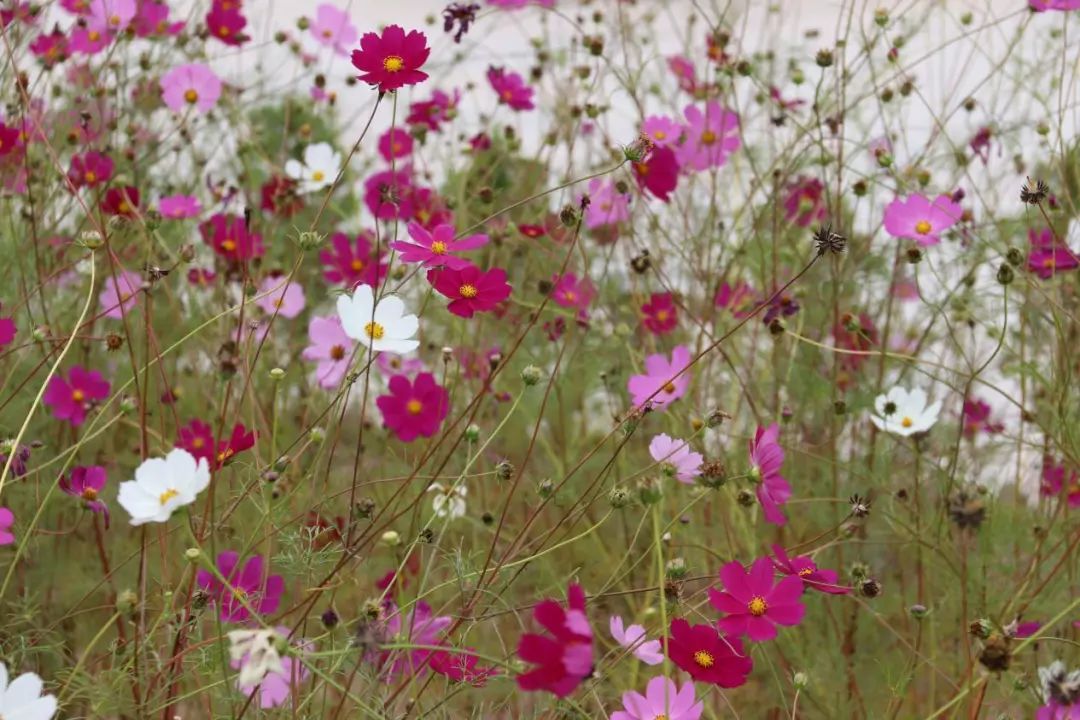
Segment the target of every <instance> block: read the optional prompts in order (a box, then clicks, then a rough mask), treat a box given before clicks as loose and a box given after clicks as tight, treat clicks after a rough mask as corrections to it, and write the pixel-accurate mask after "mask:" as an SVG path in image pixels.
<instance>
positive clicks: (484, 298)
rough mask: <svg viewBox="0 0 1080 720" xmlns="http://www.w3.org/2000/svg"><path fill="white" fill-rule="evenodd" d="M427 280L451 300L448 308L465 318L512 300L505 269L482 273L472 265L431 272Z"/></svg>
mask: <svg viewBox="0 0 1080 720" xmlns="http://www.w3.org/2000/svg"><path fill="white" fill-rule="evenodd" d="M427 279H428V282H429V283H431V286H432V287H434V288H435V289H436V290H438V291H439V292H440V293H441V294H443V295H445V296H446V297H448V298H450V304H449V305H448V306H447V309H448V310H449V311H450V312H452V313H454V314H455V315H458V316H459V317H463V318H471V317H472V316H473V315H475V314H476V312H477V311H480V312H484V311H486V310H492V309H494V308H495V306H496V305H498V304H499V303H501V302H502V301H503V300H505V299H506V298H508V297H510V290H511V287H510V284H509V283H508V282H506V271H505V270H503V269H502V268H495V269H493V270H481V269H480V268H478V267H476V266H475V265H469V266H467V267H464V268H461V269H460V270H451V269H450V268H445V269H442V270H429V271H428V274H427Z"/></svg>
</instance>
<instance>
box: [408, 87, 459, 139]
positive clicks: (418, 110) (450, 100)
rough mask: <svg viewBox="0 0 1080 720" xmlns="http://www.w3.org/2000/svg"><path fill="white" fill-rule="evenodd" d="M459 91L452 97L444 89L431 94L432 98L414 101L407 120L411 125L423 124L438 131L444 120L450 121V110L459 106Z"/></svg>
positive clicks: (433, 130)
mask: <svg viewBox="0 0 1080 720" xmlns="http://www.w3.org/2000/svg"><path fill="white" fill-rule="evenodd" d="M458 99H459V97H458V91H457V90H455V91H454V96H453V97H450V96H449V95H447V94H446V93H444V92H443V91H442V90H436V91H435V92H433V93H432V94H431V99H430V100H424V101H423V102H414V103H413V104H412V105H410V106H409V116H408V117H406V118H405V122H406V123H408V124H409V125H422V126H424V127H426V128H427V129H428V130H431V131H432V132H438V131H439V128H440V127H442V124H443V123H444V122H449V120H450V115H451V113H450V111H451V110H453V109H454V108H456V107H457V103H458Z"/></svg>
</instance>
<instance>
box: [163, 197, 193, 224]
mask: <svg viewBox="0 0 1080 720" xmlns="http://www.w3.org/2000/svg"><path fill="white" fill-rule="evenodd" d="M158 212H160V213H161V216H162V217H167V218H172V219H174V220H182V219H184V218H192V217H195V216H196V215H198V214H199V213H201V212H202V205H201V204H199V199H198V198H197V197H195V196H194V195H168V196H166V197H163V198H161V199H160V200H158Z"/></svg>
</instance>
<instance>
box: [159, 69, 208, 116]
mask: <svg viewBox="0 0 1080 720" xmlns="http://www.w3.org/2000/svg"><path fill="white" fill-rule="evenodd" d="M219 97H221V78H219V77H218V76H217V75H216V74H215V73H214V71H213V70H211V69H210V67H209V66H207V65H203V64H202V63H190V64H187V65H179V66H177V67H175V68H173V69H172V70H170V71H169V72H167V73H165V74H164V75H162V76H161V99H162V100H163V101H164V102H165V105H167V106H168V108H169V109H170V110H172V111H173V112H177V113H182V112H185V111H187V110H188V109H190V108H195V109H196V110H198V111H199V112H201V113H205V112H209V111H210V110H211V109H212V108H213V107H214V105H216V104H217V101H218V98H219Z"/></svg>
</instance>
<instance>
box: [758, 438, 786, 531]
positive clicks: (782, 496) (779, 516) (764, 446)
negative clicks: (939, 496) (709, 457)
mask: <svg viewBox="0 0 1080 720" xmlns="http://www.w3.org/2000/svg"><path fill="white" fill-rule="evenodd" d="M779 436H780V426H779V425H777V424H776V423H773V424H772V425H770V426H769V427H767V428H762V427H759V428H758V429H757V433H756V434H755V435H754V439H753V440H751V441H750V475H751V476H752V477H753V478H754V480H755V481H757V483H758V486H757V497H758V502H759V503H761V511H762V513H763V514H764V516H765V520H766V521H767V522H770V523H772V524H773V525H783V524H784V523H786V522H787V518H785V517H784V513H783V512H781V511H780V506H781V505H783V504H784V503H786V502H787V501H788V498H790V497H791V486H790V485H788V482H787V480H785V479H784V476H783V475H781V474H780V466H782V465H783V464H784V449H783V448H782V447H780V444H779V443H778V442H777V438H778V437H779Z"/></svg>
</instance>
